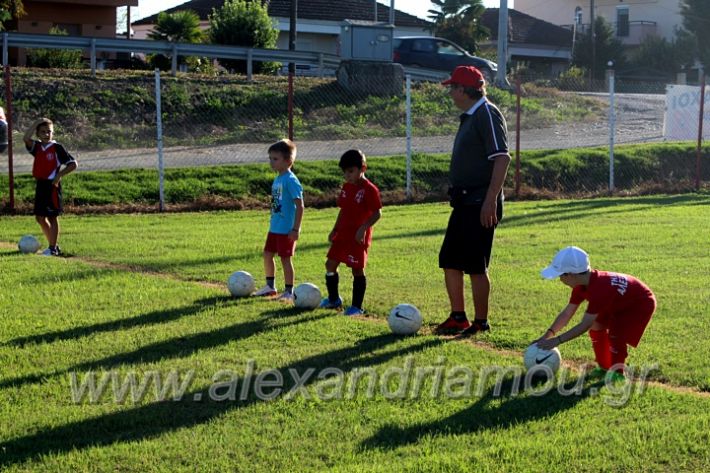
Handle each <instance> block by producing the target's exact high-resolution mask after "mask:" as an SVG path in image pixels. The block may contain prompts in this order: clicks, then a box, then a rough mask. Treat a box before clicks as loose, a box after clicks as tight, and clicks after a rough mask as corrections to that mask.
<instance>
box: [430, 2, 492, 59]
mask: <svg viewBox="0 0 710 473" xmlns="http://www.w3.org/2000/svg"><path fill="white" fill-rule="evenodd" d="M431 3H432V4H434V5H435V6H436V8H437V9H431V10H429V19H430V20H431V21H432V22H433V23H434V27H433V28H432V31H433V32H434V33H435V34H436V36H440V37H442V38H446V39H448V40H450V41H453V42H454V43H458V44H459V45H461V46H463V48H464V49H466V50H468V51H470V52H473V53H475V52H476V51H477V50H478V43H480V42H481V41H483V40H485V39H487V38H488V37H489V36H490V31H489V30H488V28H486V27H485V26H483V25H481V21H480V18H481V15H483V12H485V11H486V7H485V6H484V5H483V0H431Z"/></svg>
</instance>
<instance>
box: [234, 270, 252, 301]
mask: <svg viewBox="0 0 710 473" xmlns="http://www.w3.org/2000/svg"><path fill="white" fill-rule="evenodd" d="M227 287H228V288H229V292H231V293H232V295H233V296H234V297H247V296H250V295H251V293H252V292H254V289H256V287H255V286H254V278H253V277H252V276H251V274H249V273H247V272H246V271H235V272H234V273H232V275H231V276H229V279H228V280H227Z"/></svg>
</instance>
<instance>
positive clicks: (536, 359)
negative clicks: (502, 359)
mask: <svg viewBox="0 0 710 473" xmlns="http://www.w3.org/2000/svg"><path fill="white" fill-rule="evenodd" d="M523 362H524V363H525V368H526V369H527V370H528V371H530V370H531V369H534V370H538V371H540V374H542V373H543V372H544V371H545V369H544V367H547V368H549V369H550V370H551V371H552V372H553V373H556V372H557V370H558V369H560V363H561V362H562V357H561V356H560V350H558V349H557V347H555V348H553V349H552V350H543V349H541V348H538V346H537V343H533V344H532V345H530V346H529V347H528V348H527V349H526V350H525V354H524V355H523Z"/></svg>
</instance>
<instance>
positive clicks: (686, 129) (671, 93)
mask: <svg viewBox="0 0 710 473" xmlns="http://www.w3.org/2000/svg"><path fill="white" fill-rule="evenodd" d="M709 99H710V89H706V91H705V108H704V114H703V115H704V116H703V138H704V139H705V138H708V137H710V106H708V102H709V101H710V100H709ZM699 114H700V87H699V86H698V87H695V86H690V85H668V86H667V87H666V113H665V115H664V116H663V137H664V138H665V139H667V140H695V139H697V138H698V115H699Z"/></svg>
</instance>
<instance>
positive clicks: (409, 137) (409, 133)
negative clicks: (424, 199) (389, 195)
mask: <svg viewBox="0 0 710 473" xmlns="http://www.w3.org/2000/svg"><path fill="white" fill-rule="evenodd" d="M406 104H407V105H406V108H407V188H406V195H407V200H411V199H412V76H411V75H409V74H407V100H406Z"/></svg>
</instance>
